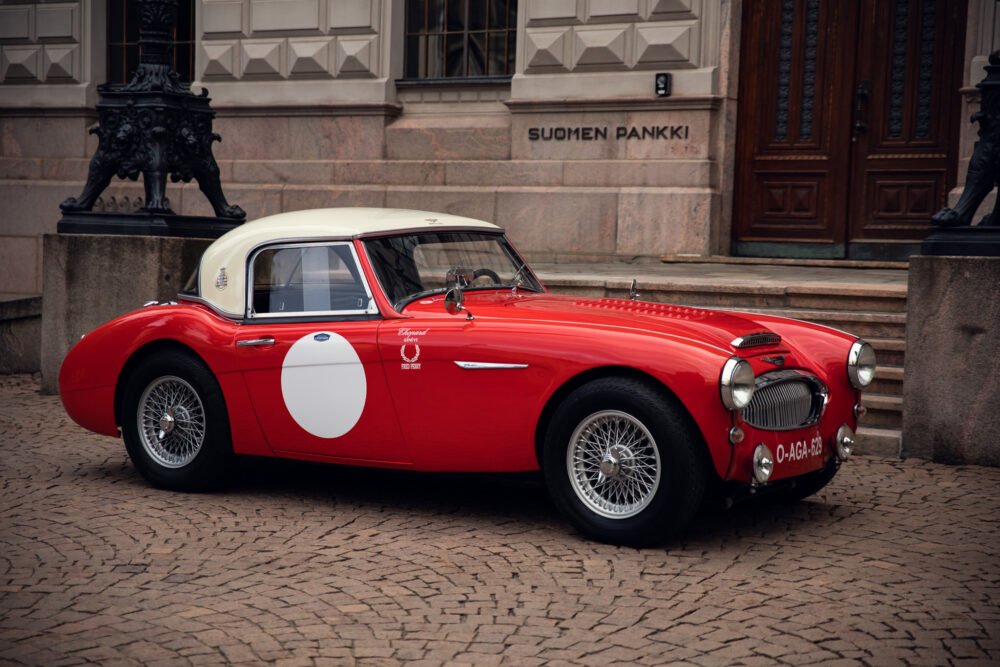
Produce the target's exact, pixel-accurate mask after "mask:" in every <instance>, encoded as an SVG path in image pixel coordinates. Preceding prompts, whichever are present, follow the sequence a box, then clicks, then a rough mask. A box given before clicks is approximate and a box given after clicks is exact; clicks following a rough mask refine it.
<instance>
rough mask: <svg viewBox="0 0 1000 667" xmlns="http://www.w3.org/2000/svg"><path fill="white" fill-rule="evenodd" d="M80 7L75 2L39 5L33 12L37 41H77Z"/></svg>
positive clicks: (78, 37)
mask: <svg viewBox="0 0 1000 667" xmlns="http://www.w3.org/2000/svg"><path fill="white" fill-rule="evenodd" d="M79 12H80V5H78V4H77V3H75V2H70V3H59V4H51V5H49V4H45V5H39V6H38V7H37V8H36V10H35V33H36V36H37V38H38V39H40V40H41V39H51V40H62V41H74V42H75V41H79V39H80V18H79Z"/></svg>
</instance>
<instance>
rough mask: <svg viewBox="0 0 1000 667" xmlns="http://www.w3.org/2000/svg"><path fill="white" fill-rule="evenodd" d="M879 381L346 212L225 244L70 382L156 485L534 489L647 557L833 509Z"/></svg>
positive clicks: (715, 324)
mask: <svg viewBox="0 0 1000 667" xmlns="http://www.w3.org/2000/svg"><path fill="white" fill-rule="evenodd" d="M874 372H875V355H874V352H873V350H872V348H871V346H870V345H868V344H867V343H865V342H864V341H861V340H859V339H857V338H856V337H854V336H851V335H849V334H846V333H843V332H840V331H835V330H832V329H829V328H826V327H821V326H818V325H815V324H809V323H806V322H799V321H795V320H788V319H782V318H776V317H768V316H764V315H757V314H747V313H734V312H722V311H714V310H704V309H699V308H687V307H681V306H673V305H667V304H662V303H649V302H644V301H638V300H635V299H634V298H633V299H631V300H624V299H598V298H578V297H571V296H556V295H553V294H550V293H549V292H547V291H546V290H545V288H544V287H543V286H542V285H541V284H540V283H539V281H538V279H537V278H536V277H535V276H534V274H533V273H532V272H531V270H530V269H529V268H528V266H527V265H526V264H525V262H524V260H522V259H521V257H520V256H519V255H518V253H517V251H516V250H515V249H514V247H513V246H512V245H511V243H510V242H509V241H508V240H507V238H506V236H505V235H504V232H503V230H502V229H500V228H499V227H496V226H494V225H492V224H489V223H487V222H482V221H479V220H472V219H469V218H462V217H456V216H452V215H445V214H439V213H427V212H421V211H404V210H384V209H350V208H347V209H327V210H315V211H302V212H296V213H283V214H280V215H275V216H271V217H268V218H263V219H261V220H257V221H255V222H250V223H247V224H244V225H242V226H240V227H238V228H237V229H235V230H233V231H231V232H229V233H227V234H225V235H224V236H222V237H220V238H219V239H218V240H216V241H215V242H214V243H213V244H212V245H211V246H210V247H209V248H208V249H207V250H206V251H205V254H204V256H203V257H202V259H201V263H200V266H199V268H198V272H197V274H196V276H195V279H194V281H193V283H192V287H191V289H189V290H187V291H185V292H184V293H182V294H180V295H179V302H178V303H174V302H171V303H164V304H155V305H149V306H147V307H145V308H142V309H140V310H138V311H135V312H133V313H129V314H127V315H123V316H121V317H119V318H117V319H114V320H112V321H111V322H108V323H107V324H105V325H103V326H101V327H99V328H98V329H96V330H95V331H93V332H92V333H89V334H87V335H86V336H85V337H84V338H83V339H81V340H80V341H79V342H78V343H77V344H76V345H75V346H74V347H73V349H72V350H71V351H70V352H69V354H68V356H67V357H66V360H65V362H64V363H63V366H62V370H61V372H60V377H59V382H60V389H61V393H62V401H63V404H64V405H65V407H66V411H67V412H68V413H69V414H70V416H71V417H72V418H73V419H74V420H76V422H77V423H79V424H80V425H81V426H83V427H85V428H87V429H90V430H92V431H95V432H97V433H102V434H106V435H109V436H119V435H120V436H121V437H123V438H124V440H125V447H126V449H127V450H128V453H129V456H130V457H131V459H132V461H133V462H134V464H135V466H136V468H138V470H139V471H140V472H141V473H142V475H143V476H144V477H145V478H146V479H147V480H149V481H150V482H151V483H152V484H154V485H156V486H160V487H165V488H170V489H203V488H206V487H211V486H215V485H218V484H219V483H221V482H223V481H224V480H225V479H226V477H227V473H229V472H230V471H231V470H232V467H233V463H234V461H233V459H234V455H240V454H246V455H256V456H276V457H287V458H296V459H307V460H313V461H326V462H333V463H340V464H350V465H361V466H377V467H391V468H409V469H413V470H423V471H463V472H515V471H534V470H539V469H541V470H542V471H543V472H544V476H545V480H546V483H547V485H548V488H549V490H550V492H551V494H552V497H553V498H554V500H555V503H556V505H557V506H558V507H559V508H560V510H562V511H563V512H564V513H565V514H566V516H567V517H568V518H569V520H570V521H571V522H572V523H573V524H574V525H575V526H576V527H577V528H578V529H579V530H580V531H582V532H583V533H584V534H586V535H588V536H591V537H593V538H596V539H599V540H605V541H609V542H615V543H621V544H645V543H650V542H656V541H660V540H662V539H664V538H665V537H667V536H669V535H671V534H673V533H676V532H677V531H679V530H681V529H682V528H684V526H685V525H686V524H688V522H689V521H690V520H691V518H692V517H693V515H694V513H695V512H696V511H697V509H698V508H699V506H701V504H702V502H703V501H704V499H705V498H706V496H707V495H708V494H709V493H717V492H720V491H721V492H723V493H727V494H736V493H741V492H742V493H758V492H761V491H764V490H768V491H773V492H775V493H780V494H784V495H785V496H786V497H804V496H806V495H809V494H811V493H814V492H816V491H817V490H819V489H820V488H822V487H823V486H824V485H825V484H826V483H827V482H829V481H830V479H831V478H832V477H833V475H834V474H835V472H836V471H837V468H838V467H839V465H840V464H841V462H843V461H844V460H845V459H846V458H847V457H848V456H849V455H850V453H851V447H852V445H853V441H854V430H855V429H856V427H857V420H858V417H859V415H860V414H861V413H862V412H863V410H864V409H863V407H862V404H861V390H862V389H863V388H864V387H866V386H867V385H868V384H869V383H871V381H872V379H873V376H874Z"/></svg>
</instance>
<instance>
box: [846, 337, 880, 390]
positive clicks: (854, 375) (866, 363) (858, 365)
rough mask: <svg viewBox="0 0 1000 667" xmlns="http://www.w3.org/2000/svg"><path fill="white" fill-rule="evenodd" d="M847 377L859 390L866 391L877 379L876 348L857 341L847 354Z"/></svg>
mask: <svg viewBox="0 0 1000 667" xmlns="http://www.w3.org/2000/svg"><path fill="white" fill-rule="evenodd" d="M847 377H848V378H850V380H851V384H852V385H854V387H855V388H857V389H864V388H865V387H867V386H868V385H870V384H871V383H872V380H874V379H875V348H873V347H872V346H871V345H869V344H868V343H866V342H865V341H863V340H856V341H854V344H853V345H851V350H850V352H848V353H847Z"/></svg>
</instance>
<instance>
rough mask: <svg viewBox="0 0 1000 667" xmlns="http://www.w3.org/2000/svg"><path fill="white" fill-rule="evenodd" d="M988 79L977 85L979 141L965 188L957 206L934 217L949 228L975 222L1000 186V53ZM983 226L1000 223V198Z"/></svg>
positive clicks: (992, 62)
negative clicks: (989, 198) (991, 193)
mask: <svg viewBox="0 0 1000 667" xmlns="http://www.w3.org/2000/svg"><path fill="white" fill-rule="evenodd" d="M985 69H986V78H985V79H983V80H982V81H981V82H980V83H979V84H977V85H976V88H978V89H979V90H980V95H981V102H980V110H979V111H978V112H977V113H975V114H973V115H972V122H973V123H977V122H978V123H979V141H978V142H976V147H975V150H973V151H972V159H971V160H970V161H969V172H968V174H967V176H966V177H965V189H964V190H962V196H961V197H960V198H959V200H958V203H956V204H955V208H943V209H941V210H940V211H938V212H937V213H935V214H934V216H933V217H932V218H931V220H932V221H933V223H934V224H936V225H942V226H945V227H955V226H958V225H971V224H972V216H973V215H975V213H976V209H977V208H979V205H980V204H981V203H982V202H983V200H984V199H986V196H987V195H988V194H989V193H990V192H991V191H992V190H993V187H994V186H995V185H1000V52H995V53H993V54H991V55H990V64H989V65H987V66H986V68H985ZM979 224H980V225H987V226H993V225H1000V198H997V205H996V206H995V207H994V208H993V212H992V213H990V214H989V215H987V216H986V217H984V218H983V219H982V220H981V221H980V223H979Z"/></svg>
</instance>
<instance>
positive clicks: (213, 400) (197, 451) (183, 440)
mask: <svg viewBox="0 0 1000 667" xmlns="http://www.w3.org/2000/svg"><path fill="white" fill-rule="evenodd" d="M165 394H167V395H168V396H165ZM169 395H174V396H176V398H172V399H171V398H169ZM159 398H163V399H164V400H163V401H158V399H159ZM168 403H172V405H167V404H168ZM161 406H164V407H162V408H161ZM199 406H200V408H201V413H200V414H199V412H198V408H199ZM143 407H147V408H148V410H147V419H145V420H144V421H143V423H144V424H145V429H146V432H145V435H144V434H143V431H142V429H143V428H144V427H141V426H140V420H143V417H142V414H141V413H140V410H142V409H143ZM154 408H155V409H154ZM164 408H165V409H164ZM153 413H155V414H160V413H164V414H169V415H170V418H171V419H174V422H173V423H170V422H169V421H168V422H167V428H169V429H170V431H169V432H165V435H164V436H163V437H160V436H159V432H160V431H161V430H162V429H161V428H160V427H159V426H156V424H158V423H159V422H156V421H154V419H155V414H153ZM121 414H122V436H123V438H124V440H125V449H126V450H127V451H128V455H129V458H131V459H132V463H133V464H134V465H135V467H136V469H137V470H138V471H139V472H140V473H141V474H142V476H143V477H145V478H146V480H147V481H148V482H149V483H150V484H152V485H153V486H156V487H159V488H163V489H172V490H175V491H205V490H209V489H213V488H218V487H220V486H223V485H224V484H225V483H226V482H227V481H228V479H229V475H230V472H231V470H232V458H233V449H232V443H231V438H230V433H229V415H228V414H227V412H226V402H225V400H224V398H223V396H222V390H221V389H220V388H219V383H218V382H217V381H216V379H215V376H214V375H213V374H212V372H211V371H210V370H209V369H208V368H207V367H206V366H205V365H204V364H203V363H202V362H201V361H200V360H198V359H196V358H195V357H193V356H192V355H190V354H185V353H183V352H180V351H174V350H168V351H162V352H157V353H155V354H153V355H152V356H149V357H147V358H146V359H144V360H142V361H141V362H139V364H138V365H137V366H136V367H135V369H133V371H132V373H131V375H130V377H129V378H128V381H127V382H126V384H125V394H124V399H123V403H122V413H121ZM199 435H200V437H199Z"/></svg>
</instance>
